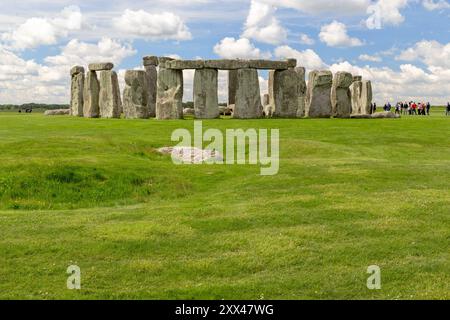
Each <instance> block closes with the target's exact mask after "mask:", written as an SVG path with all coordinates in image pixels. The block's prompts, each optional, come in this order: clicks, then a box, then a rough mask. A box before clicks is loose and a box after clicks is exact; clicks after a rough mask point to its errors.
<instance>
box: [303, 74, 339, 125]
mask: <svg viewBox="0 0 450 320" xmlns="http://www.w3.org/2000/svg"><path fill="white" fill-rule="evenodd" d="M332 84H333V74H332V73H331V72H330V71H311V72H310V73H309V81H308V89H307V93H306V108H305V113H306V116H307V117H309V118H330V117H331V115H332V106H331V94H330V93H331V86H332Z"/></svg>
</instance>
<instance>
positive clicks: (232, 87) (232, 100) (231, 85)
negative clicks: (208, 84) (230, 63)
mask: <svg viewBox="0 0 450 320" xmlns="http://www.w3.org/2000/svg"><path fill="white" fill-rule="evenodd" d="M236 87H237V70H229V71H228V105H234V104H236Z"/></svg>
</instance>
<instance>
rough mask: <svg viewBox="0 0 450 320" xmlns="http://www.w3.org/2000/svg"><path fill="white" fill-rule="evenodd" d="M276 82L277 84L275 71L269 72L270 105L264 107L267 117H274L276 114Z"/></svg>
mask: <svg viewBox="0 0 450 320" xmlns="http://www.w3.org/2000/svg"><path fill="white" fill-rule="evenodd" d="M274 82H275V70H271V71H269V86H268V88H269V104H268V105H267V106H264V113H265V115H266V117H269V118H270V117H272V116H273V114H274V112H275V92H274V89H275V87H274Z"/></svg>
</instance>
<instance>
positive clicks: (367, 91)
mask: <svg viewBox="0 0 450 320" xmlns="http://www.w3.org/2000/svg"><path fill="white" fill-rule="evenodd" d="M360 99H361V102H360V105H361V114H372V82H370V81H367V80H364V81H362V88H361V98H360Z"/></svg>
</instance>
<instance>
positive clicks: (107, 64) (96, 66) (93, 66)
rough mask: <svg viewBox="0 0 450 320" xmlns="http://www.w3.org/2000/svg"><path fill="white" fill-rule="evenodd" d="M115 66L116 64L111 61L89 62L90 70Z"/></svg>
mask: <svg viewBox="0 0 450 320" xmlns="http://www.w3.org/2000/svg"><path fill="white" fill-rule="evenodd" d="M113 68H114V64H113V63H111V62H104V63H91V64H89V70H90V71H107V70H112V69H113Z"/></svg>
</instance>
